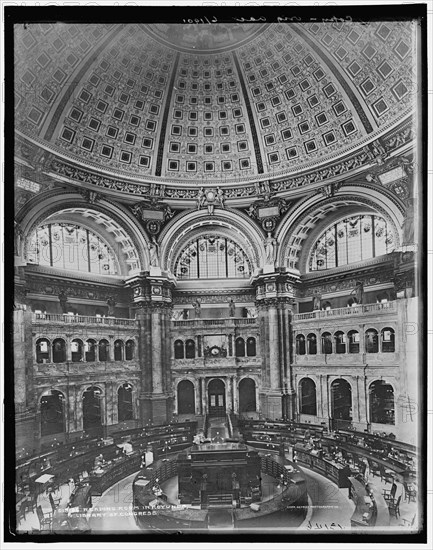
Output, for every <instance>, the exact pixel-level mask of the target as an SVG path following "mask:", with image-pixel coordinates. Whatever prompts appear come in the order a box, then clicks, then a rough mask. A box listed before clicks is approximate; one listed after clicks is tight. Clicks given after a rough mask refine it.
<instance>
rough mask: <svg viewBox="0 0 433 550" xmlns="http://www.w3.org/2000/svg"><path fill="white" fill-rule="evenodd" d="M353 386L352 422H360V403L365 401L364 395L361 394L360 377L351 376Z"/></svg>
mask: <svg viewBox="0 0 433 550" xmlns="http://www.w3.org/2000/svg"><path fill="white" fill-rule="evenodd" d="M351 382H352V384H351V386H352V422H360V415H359V404H360V403H359V402H360V399H363V396H362V394H361V395H360V394H359V387H358V377H357V376H351Z"/></svg>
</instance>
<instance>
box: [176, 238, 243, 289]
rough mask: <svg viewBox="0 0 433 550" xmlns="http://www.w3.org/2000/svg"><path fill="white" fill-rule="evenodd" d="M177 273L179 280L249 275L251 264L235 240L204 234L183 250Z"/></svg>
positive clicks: (178, 261) (229, 277)
mask: <svg viewBox="0 0 433 550" xmlns="http://www.w3.org/2000/svg"><path fill="white" fill-rule="evenodd" d="M174 272H175V274H176V277H177V278H178V279H231V278H246V277H249V276H250V275H251V263H250V260H249V258H248V256H247V255H246V254H245V252H244V251H243V249H242V248H241V247H240V246H239V245H238V244H237V243H235V242H234V241H232V240H230V239H227V238H226V237H219V236H217V235H203V236H201V237H198V238H197V239H195V240H194V241H191V242H190V243H189V244H188V246H187V247H186V248H185V249H184V250H183V252H182V253H181V255H180V256H179V258H178V260H177V262H176V265H175V269H174Z"/></svg>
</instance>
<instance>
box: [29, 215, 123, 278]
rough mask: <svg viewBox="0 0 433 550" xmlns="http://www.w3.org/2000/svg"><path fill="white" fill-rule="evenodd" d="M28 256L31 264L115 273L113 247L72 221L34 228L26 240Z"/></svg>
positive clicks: (101, 273) (99, 272)
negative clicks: (28, 242) (27, 241)
mask: <svg viewBox="0 0 433 550" xmlns="http://www.w3.org/2000/svg"><path fill="white" fill-rule="evenodd" d="M28 259H29V261H30V262H32V263H35V264H39V265H49V266H52V267H58V268H60V269H68V270H72V271H86V272H89V273H96V274H100V275H115V274H116V273H117V269H116V260H115V255H114V252H113V250H112V249H111V248H110V247H109V246H108V245H107V244H106V243H105V242H104V241H102V239H101V238H100V237H99V236H97V235H95V234H94V233H92V232H91V231H89V230H88V229H85V228H83V227H80V226H78V225H75V224H72V223H51V224H47V225H42V226H40V227H38V228H37V229H36V231H35V232H34V233H33V235H32V237H31V239H30V244H29V249H28Z"/></svg>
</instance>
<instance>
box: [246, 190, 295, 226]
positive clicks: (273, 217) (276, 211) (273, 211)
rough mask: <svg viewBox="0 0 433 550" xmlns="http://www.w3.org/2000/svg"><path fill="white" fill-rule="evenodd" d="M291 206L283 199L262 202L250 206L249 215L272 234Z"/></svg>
mask: <svg viewBox="0 0 433 550" xmlns="http://www.w3.org/2000/svg"><path fill="white" fill-rule="evenodd" d="M290 204H291V203H290V202H288V201H287V200H285V199H282V198H275V199H265V200H260V201H256V202H255V203H253V204H251V205H250V206H249V208H248V209H247V214H248V215H249V216H250V218H253V219H255V220H257V221H258V222H259V223H261V225H262V227H263V229H264V230H265V231H266V232H272V231H274V229H275V227H276V225H277V223H278V221H279V219H280V218H281V216H282V215H283V214H285V213H286V212H287V210H288V209H289V208H290Z"/></svg>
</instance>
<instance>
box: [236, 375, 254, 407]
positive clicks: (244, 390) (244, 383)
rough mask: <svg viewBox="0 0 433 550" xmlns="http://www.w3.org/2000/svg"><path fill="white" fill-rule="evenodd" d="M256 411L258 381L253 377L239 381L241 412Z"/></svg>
mask: <svg viewBox="0 0 433 550" xmlns="http://www.w3.org/2000/svg"><path fill="white" fill-rule="evenodd" d="M255 411H256V383H255V382H254V380H253V379H252V378H244V379H243V380H241V381H240V382H239V413H240V414H242V413H246V412H255Z"/></svg>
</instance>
